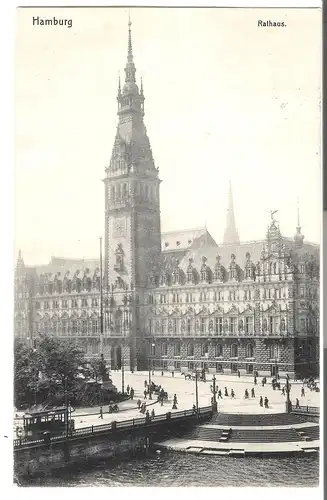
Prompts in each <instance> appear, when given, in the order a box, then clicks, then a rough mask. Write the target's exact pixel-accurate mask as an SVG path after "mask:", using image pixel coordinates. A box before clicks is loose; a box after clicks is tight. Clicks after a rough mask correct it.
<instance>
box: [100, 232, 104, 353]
mask: <svg viewBox="0 0 327 500" xmlns="http://www.w3.org/2000/svg"><path fill="white" fill-rule="evenodd" d="M99 239H100V354H101V358H103V286H102V237H101V236H100V238H99Z"/></svg>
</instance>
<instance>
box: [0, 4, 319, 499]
mask: <svg viewBox="0 0 327 500" xmlns="http://www.w3.org/2000/svg"><path fill="white" fill-rule="evenodd" d="M263 3H264V4H265V5H262V4H263ZM63 4H64V5H63ZM91 4H92V2H90V1H83V0H79V1H70V2H68V1H67V2H60V1H58V0H52V1H51V0H50V1H49V0H48V1H44V0H43V1H40V0H34V1H33V0H32V1H30V2H28V1H26V0H22V1H21V2H19V3H14V2H13V1H7V2H3V4H2V5H1V14H2V15H1V19H2V23H1V24H2V26H1V30H0V52H1V59H0V60H1V66H2V68H1V69H2V71H1V77H0V81H1V92H0V96H1V101H2V102H1V104H2V105H1V110H2V112H1V113H0V146H1V149H0V151H1V156H2V169H1V182H0V186H1V193H0V214H1V215H0V217H1V219H0V221H1V233H0V234H1V235H2V238H1V245H0V257H1V259H0V262H1V263H2V283H1V284H2V294H1V301H0V307H1V318H4V320H3V321H2V329H1V335H2V339H1V346H2V358H1V381H2V384H1V389H2V397H1V411H0V426H1V427H0V428H1V431H2V435H1V438H2V439H1V447H0V450H1V455H0V457H1V467H0V477H1V486H2V491H3V493H4V494H5V495H6V494H8V495H9V496H10V497H11V496H12V495H14V497H16V496H20V495H22V496H23V495H24V498H29V497H30V496H31V497H32V496H33V498H37V497H38V496H39V495H40V496H42V498H44V496H45V495H46V496H47V498H51V497H52V496H53V497H54V496H56V497H57V495H58V494H60V495H64V496H66V494H67V495H69V497H71V495H72V494H73V495H74V494H77V495H78V496H79V498H83V497H85V498H86V496H87V497H88V496H89V495H90V493H91V494H92V493H93V492H94V494H96V495H97V496H102V494H103V495H104V496H106V497H107V496H108V495H119V497H124V496H125V495H128V496H129V498H131V496H132V497H133V500H134V499H138V498H142V500H144V496H145V495H146V496H148V495H149V496H150V498H151V497H153V496H155V497H156V499H157V500H159V499H160V500H161V498H162V499H163V498H164V499H165V500H166V499H167V496H169V497H175V496H176V497H177V496H178V497H181V496H182V497H184V495H185V498H188V499H190V498H192V497H193V496H194V497H196V498H199V497H201V496H202V495H203V494H204V495H208V496H211V495H214V496H216V495H219V494H220V493H221V494H223V495H224V497H226V498H234V497H235V498H237V497H239V496H242V500H247V498H249V499H251V500H252V499H254V498H257V497H258V498H260V499H262V498H265V500H270V499H272V500H276V495H278V497H279V498H283V497H284V495H285V498H287V499H291V498H292V497H293V496H294V497H296V498H297V500H302V498H303V499H306V500H307V497H308V495H310V500H313V499H316V498H317V499H318V498H320V493H322V480H323V471H324V469H323V454H322V453H321V463H320V471H321V476H320V488H315V489H314V488H308V489H306V488H301V489H299V488H298V489H294V488H278V489H277V490H276V488H242V489H239V488H237V489H236V488H224V489H220V488H218V490H219V491H217V488H214V489H211V488H210V489H209V490H208V489H207V488H190V489H184V488H169V489H167V488H156V489H153V488H144V489H143V488H128V489H125V488H121V489H120V490H119V492H118V491H112V490H111V491H110V492H108V490H107V489H104V488H102V489H99V488H97V489H96V491H94V488H92V489H91V490H89V488H83V489H79V490H78V491H76V489H74V490H73V491H72V490H71V489H69V488H63V489H61V488H60V490H59V491H58V489H57V488H52V489H51V488H40V489H36V488H28V489H26V488H15V487H13V486H12V444H11V443H12V411H11V408H12V399H13V398H12V384H11V381H12V323H13V321H12V317H13V269H14V260H13V239H14V232H13V229H14V213H13V201H14V198H13V165H14V153H13V151H14V144H13V138H14V116H13V104H14V70H13V63H14V33H15V31H14V23H15V8H16V7H18V6H22V7H23V6H36V7H37V6H40V7H41V6H42V7H47V6H54V7H88V6H92V5H91ZM127 5H128V6H135V7H136V6H158V7H159V6H165V7H169V6H174V7H195V6H197V7H261V8H262V7H283V8H289V7H295V8H306V7H310V8H317V7H321V5H322V2H321V1H318V0H288V1H283V0H274V1H272V0H270V1H269V2H265V1H264V0H261V1H260V0H252V1H246V0H243V1H242V0H237V1H235V0H234V1H228V0H225V1H219V2H218V1H206V2H196V1H191V0H188V1H181V0H180V1H175V2H167V3H164V2H153V1H146V0H144V1H143V2H139V1H137V0H134V1H133V0H130V1H129V2H128V3H127ZM93 6H99V7H100V6H101V7H109V6H124V7H126V2H123V1H119V0H116V1H115V2H108V1H105V0H98V1H97V2H93ZM31 119H33V117H31ZM308 168H309V167H308ZM321 185H322V184H321ZM326 222H327V221H326ZM321 227H322V235H323V217H322V224H321ZM322 276H323V238H322V237H321V277H322ZM320 307H321V309H320V310H321V358H320V359H321V380H323V363H322V361H323V290H322V287H321V304H320ZM326 347H327V346H326ZM321 385H323V384H321ZM322 394H323V393H322ZM8 409H9V411H7V410H8ZM321 409H322V416H323V404H321ZM4 435H7V436H8V438H4V437H3V436H4ZM321 443H323V425H321ZM212 473H213V474H219V470H216V471H212ZM226 483H227V484H228V477H227V478H226Z"/></svg>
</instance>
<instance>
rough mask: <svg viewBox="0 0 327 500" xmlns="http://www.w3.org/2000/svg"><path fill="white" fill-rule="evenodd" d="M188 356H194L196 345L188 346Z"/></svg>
mask: <svg viewBox="0 0 327 500" xmlns="http://www.w3.org/2000/svg"><path fill="white" fill-rule="evenodd" d="M187 355H188V356H194V345H193V344H188V346H187Z"/></svg>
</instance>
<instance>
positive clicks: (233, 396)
mask: <svg viewBox="0 0 327 500" xmlns="http://www.w3.org/2000/svg"><path fill="white" fill-rule="evenodd" d="M230 395H231V398H232V399H234V398H235V392H234V389H232V390H231V391H230Z"/></svg>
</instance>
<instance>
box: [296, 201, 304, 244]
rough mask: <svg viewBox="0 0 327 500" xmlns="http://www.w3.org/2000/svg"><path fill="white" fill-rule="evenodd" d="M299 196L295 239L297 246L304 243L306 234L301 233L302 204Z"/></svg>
mask: <svg viewBox="0 0 327 500" xmlns="http://www.w3.org/2000/svg"><path fill="white" fill-rule="evenodd" d="M299 205H300V204H299V198H297V226H296V234H295V236H294V241H295V244H296V246H301V245H302V244H303V240H304V235H303V234H302V233H301V224H300V206H299Z"/></svg>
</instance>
